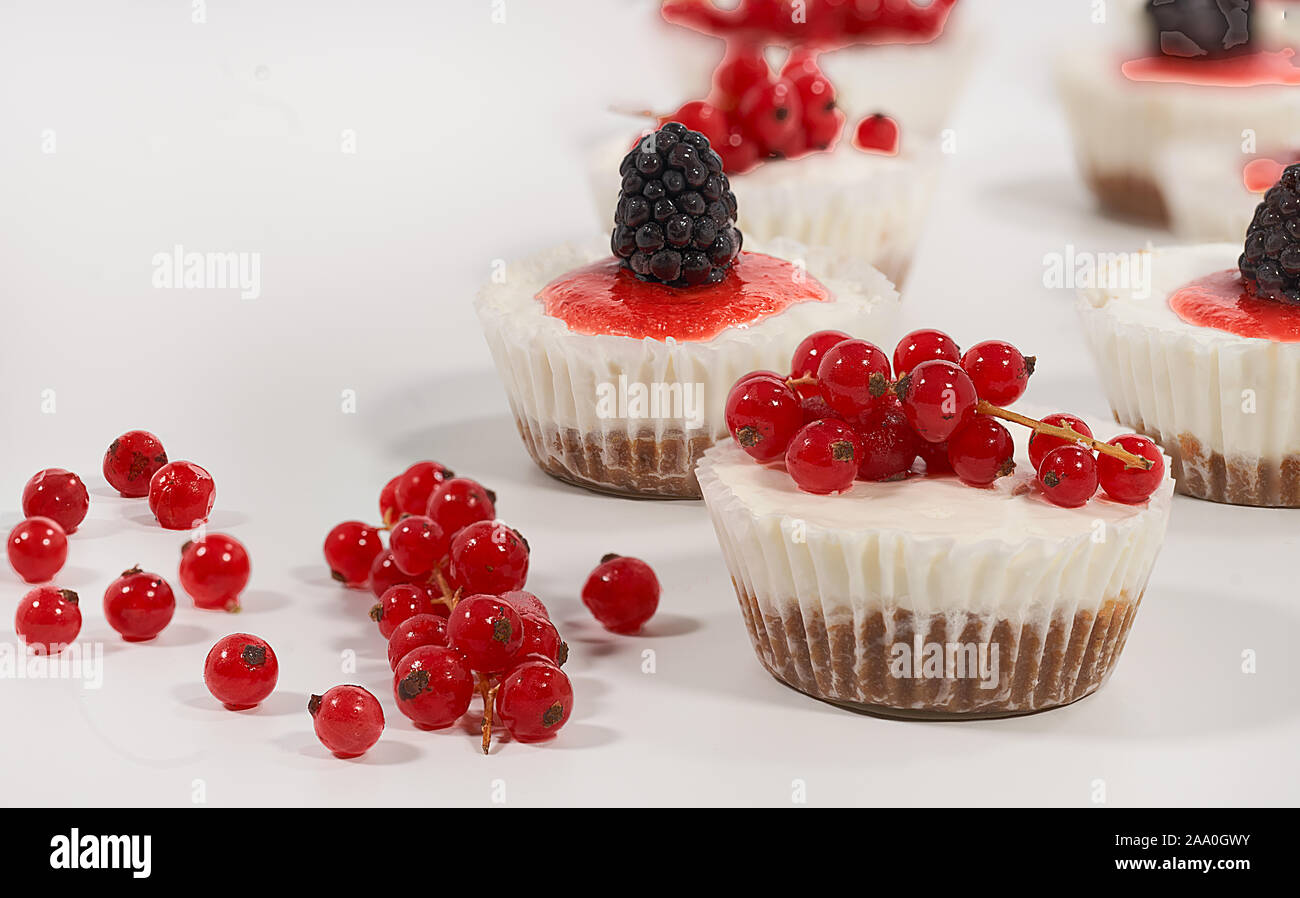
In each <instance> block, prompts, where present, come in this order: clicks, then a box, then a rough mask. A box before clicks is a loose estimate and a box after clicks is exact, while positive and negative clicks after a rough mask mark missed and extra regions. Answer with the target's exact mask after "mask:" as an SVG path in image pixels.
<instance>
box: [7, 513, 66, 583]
mask: <svg viewBox="0 0 1300 898" xmlns="http://www.w3.org/2000/svg"><path fill="white" fill-rule="evenodd" d="M6 548H7V549H8V551H9V564H10V565H11V566H12V567H13V569H14V571H15V572H16V573H17V574H18V576H19V577H22V578H23V579H24V580H25V581H27V582H28V583H44V582H46V581H47V580H50V579H52V578H53V577H54V575H55V574H57V573H58V572H59V571H60V570H62V569H63V563H64V562H65V561H67V560H68V537H67V536H66V535H64V533H63V528H62V527H60V526H59V525H58V524H56V523H54V522H53V521H51V520H50V519H49V518H28V519H27V520H25V521H21V522H20V523H19V524H18V526H17V527H15V528H14V529H13V530H10V531H9V541H8V543H6Z"/></svg>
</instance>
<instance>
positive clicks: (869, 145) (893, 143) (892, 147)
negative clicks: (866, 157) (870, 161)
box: [853, 112, 898, 156]
mask: <svg viewBox="0 0 1300 898" xmlns="http://www.w3.org/2000/svg"><path fill="white" fill-rule="evenodd" d="M853 145H854V146H855V147H857V148H858V149H859V150H863V151H864V152H868V153H881V154H883V155H885V156H897V155H898V122H896V121H894V120H893V119H892V118H890V117H889V116H887V115H884V114H883V113H879V112H877V113H876V114H875V115H869V116H867V117H866V118H864V119H863V120H862V121H860V122H858V127H857V128H856V129H854V132H853Z"/></svg>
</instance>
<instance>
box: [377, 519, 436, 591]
mask: <svg viewBox="0 0 1300 898" xmlns="http://www.w3.org/2000/svg"><path fill="white" fill-rule="evenodd" d="M388 548H389V550H390V551H391V552H392V553H393V563H394V564H396V565H397V569H398V570H399V571H401V572H402V573H403V574H407V575H409V576H412V577H419V576H427V575H428V574H429V573H430V572H432V571H433V569H434V568H435V567H437V566H438V565H439V564H440V563H441V562H442V560H443V559H444V558H446V557H447V552H448V551H449V550H450V548H451V540H450V538H449V537H447V536H446V534H445V532H444V531H443V529H442V528H441V527H439V526H438V525H437V524H435V523H434V522H433V521H432V520H431V519H429V518H427V517H425V516H424V515H408V516H407V517H404V518H402V519H401V520H400V521H398V522H397V525H396V526H395V527H393V533H392V535H391V536H390V537H389V538H388Z"/></svg>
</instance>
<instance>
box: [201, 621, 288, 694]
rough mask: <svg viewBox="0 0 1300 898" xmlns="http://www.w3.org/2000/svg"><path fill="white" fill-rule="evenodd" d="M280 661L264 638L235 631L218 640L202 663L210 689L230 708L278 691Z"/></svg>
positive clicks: (205, 681)
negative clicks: (276, 685) (276, 688)
mask: <svg viewBox="0 0 1300 898" xmlns="http://www.w3.org/2000/svg"><path fill="white" fill-rule="evenodd" d="M279 679H280V663H279V662H278V661H277V660H276V658H275V652H273V651H272V650H271V647H270V646H269V645H267V643H266V641H265V640H263V639H258V638H257V637H256V636H252V635H250V634H248V633H232V634H230V635H229V636H223V637H221V638H220V639H218V640H217V644H216V645H214V646H213V647H212V649H211V651H209V652H208V657H207V660H206V661H204V663H203V682H204V683H205V684H207V687H208V692H211V693H212V697H213V698H215V699H216V700H217V701H219V702H221V703H222V704H223V705H225V706H226V707H227V708H229V709H230V710H231V711H242V710H245V709H246V708H252V707H254V706H256V705H258V704H260V703H261V702H262V701H263V700H264V699H265V698H266V697H267V696H268V695H270V694H271V693H272V692H273V691H275V684H276V681H277V680H279Z"/></svg>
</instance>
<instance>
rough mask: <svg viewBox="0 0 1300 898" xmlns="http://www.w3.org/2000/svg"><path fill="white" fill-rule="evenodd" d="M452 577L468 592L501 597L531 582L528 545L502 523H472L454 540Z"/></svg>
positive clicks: (452, 545)
mask: <svg viewBox="0 0 1300 898" xmlns="http://www.w3.org/2000/svg"><path fill="white" fill-rule="evenodd" d="M451 577H452V580H453V582H454V583H455V584H456V585H457V586H459V587H460V588H461V589H463V590H465V592H479V593H490V594H492V595H500V594H501V593H503V592H509V591H510V590H512V589H523V586H524V583H525V582H526V581H527V580H528V543H527V541H525V540H524V538H523V537H522V536H520V535H519V534H518V533H517V532H515V531H514V530H512V529H510V528H509V527H507V526H506V525H505V524H502V523H501V522H499V521H478V522H477V523H474V524H470V525H469V526H468V527H466V528H465V529H464V530H462V531H461V532H460V533H457V534H456V538H455V539H453V540H452V541H451Z"/></svg>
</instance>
